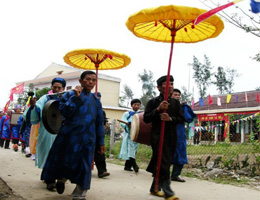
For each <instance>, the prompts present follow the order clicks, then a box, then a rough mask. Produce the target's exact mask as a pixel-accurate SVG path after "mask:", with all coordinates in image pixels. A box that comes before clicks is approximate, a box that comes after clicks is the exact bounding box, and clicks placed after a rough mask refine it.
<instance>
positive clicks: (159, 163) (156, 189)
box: [154, 20, 176, 192]
mask: <svg viewBox="0 0 260 200" xmlns="http://www.w3.org/2000/svg"><path fill="white" fill-rule="evenodd" d="M174 24H175V20H174ZM175 35H176V31H175V30H174V31H173V30H172V31H171V36H172V40H171V51H170V58H169V65H168V72H167V79H166V88H165V93H164V100H165V101H167V100H168V93H169V91H168V90H169V83H170V72H171V63H172V52H173V44H174V40H175ZM163 113H166V110H163ZM164 130H165V121H162V122H161V133H160V142H159V148H158V159H157V165H156V176H155V188H154V190H155V192H158V190H159V178H160V168H161V160H162V150H163V140H164Z"/></svg>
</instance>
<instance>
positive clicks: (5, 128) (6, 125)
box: [1, 109, 12, 149]
mask: <svg viewBox="0 0 260 200" xmlns="http://www.w3.org/2000/svg"><path fill="white" fill-rule="evenodd" d="M6 113H7V114H6V115H5V116H3V117H2V119H1V133H2V138H1V139H2V140H1V147H2V148H3V147H4V148H5V149H10V147H9V145H10V140H11V127H10V119H11V115H12V110H10V109H8V110H7V112H6Z"/></svg>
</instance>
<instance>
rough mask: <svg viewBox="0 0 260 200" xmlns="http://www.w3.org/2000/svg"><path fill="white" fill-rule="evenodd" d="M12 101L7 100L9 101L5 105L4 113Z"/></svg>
mask: <svg viewBox="0 0 260 200" xmlns="http://www.w3.org/2000/svg"><path fill="white" fill-rule="evenodd" d="M10 102H11V101H10V100H9V101H7V103H6V104H5V107H4V110H3V112H4V113H6V112H7V110H8V108H9V105H10Z"/></svg>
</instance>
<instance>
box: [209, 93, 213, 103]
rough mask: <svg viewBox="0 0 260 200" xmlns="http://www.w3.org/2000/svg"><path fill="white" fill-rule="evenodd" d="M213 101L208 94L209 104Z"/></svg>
mask: <svg viewBox="0 0 260 200" xmlns="http://www.w3.org/2000/svg"><path fill="white" fill-rule="evenodd" d="M212 103H213V99H212V98H211V96H210V95H209V105H210V104H212Z"/></svg>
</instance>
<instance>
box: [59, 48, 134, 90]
mask: <svg viewBox="0 0 260 200" xmlns="http://www.w3.org/2000/svg"><path fill="white" fill-rule="evenodd" d="M64 61H65V62H66V63H67V64H69V65H71V66H73V67H76V68H79V69H87V70H96V74H97V79H98V70H111V69H121V68H123V67H126V66H127V65H128V64H129V63H130V61H131V60H130V58H129V57H128V56H126V55H124V54H119V53H115V52H113V51H108V50H105V49H77V50H74V51H70V52H68V53H67V54H66V55H65V56H64ZM97 88H98V81H97V83H96V89H95V93H96V94H97Z"/></svg>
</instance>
